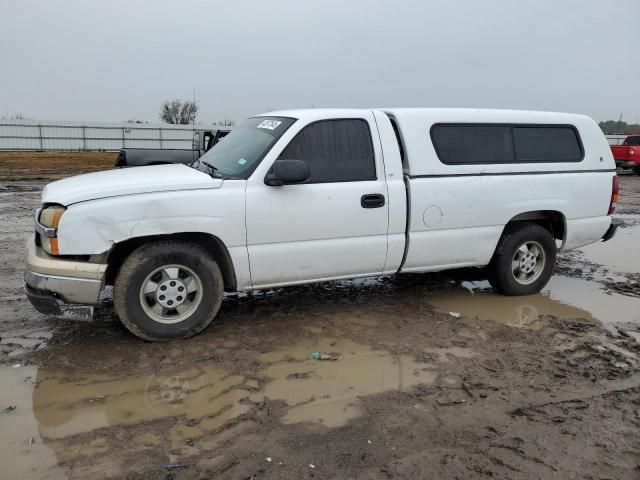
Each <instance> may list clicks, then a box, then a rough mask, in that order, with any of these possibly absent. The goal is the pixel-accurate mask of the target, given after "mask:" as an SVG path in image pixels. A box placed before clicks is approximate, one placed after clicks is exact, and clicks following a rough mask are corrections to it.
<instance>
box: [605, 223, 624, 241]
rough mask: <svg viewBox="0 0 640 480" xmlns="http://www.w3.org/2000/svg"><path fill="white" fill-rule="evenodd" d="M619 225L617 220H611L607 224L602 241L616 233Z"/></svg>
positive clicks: (609, 238)
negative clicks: (608, 224)
mask: <svg viewBox="0 0 640 480" xmlns="http://www.w3.org/2000/svg"><path fill="white" fill-rule="evenodd" d="M619 226H620V223H619V222H618V221H617V220H615V219H614V220H611V225H610V226H609V228H608V229H607V231H606V232H605V234H604V236H603V237H602V241H603V242H606V241H608V240H611V239H612V238H613V236H614V235H615V234H616V231H617V230H618V227H619Z"/></svg>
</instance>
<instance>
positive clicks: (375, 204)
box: [360, 193, 384, 208]
mask: <svg viewBox="0 0 640 480" xmlns="http://www.w3.org/2000/svg"><path fill="white" fill-rule="evenodd" d="M360 205H361V206H362V208H380V207H384V195H382V194H381V193H368V194H367V195H363V196H362V197H360Z"/></svg>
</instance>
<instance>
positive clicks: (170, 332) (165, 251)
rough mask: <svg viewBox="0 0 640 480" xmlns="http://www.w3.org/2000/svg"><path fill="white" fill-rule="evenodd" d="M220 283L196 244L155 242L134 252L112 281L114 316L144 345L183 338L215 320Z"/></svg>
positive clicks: (218, 274) (213, 263)
mask: <svg viewBox="0 0 640 480" xmlns="http://www.w3.org/2000/svg"><path fill="white" fill-rule="evenodd" d="M223 290H224V284H223V280H222V274H221V272H220V268H219V267H218V264H217V263H216V261H215V260H214V259H213V258H212V257H211V255H209V253H208V252H207V251H206V250H205V249H204V248H202V247H201V246H199V245H195V244H192V243H187V242H174V241H164V242H155V243H151V244H148V245H143V246H142V247H140V248H138V249H137V250H135V251H134V252H133V253H132V254H131V255H129V257H128V258H127V259H126V260H125V262H124V263H123V265H122V267H121V268H120V272H119V273H118V276H117V278H116V281H115V284H114V292H113V296H114V298H113V302H114V309H115V311H116V314H117V315H118V317H119V318H120V321H122V323H123V324H124V326H125V327H126V328H127V329H128V330H129V331H130V332H131V333H133V334H134V335H136V336H138V337H140V338H143V339H145V340H149V341H161V340H171V339H174V338H187V337H190V336H192V335H195V334H197V333H199V332H200V331H202V330H203V329H204V328H206V327H207V325H209V324H210V323H211V322H212V321H213V319H214V318H215V316H216V314H217V313H218V310H219V309H220V305H221V303H222V297H223Z"/></svg>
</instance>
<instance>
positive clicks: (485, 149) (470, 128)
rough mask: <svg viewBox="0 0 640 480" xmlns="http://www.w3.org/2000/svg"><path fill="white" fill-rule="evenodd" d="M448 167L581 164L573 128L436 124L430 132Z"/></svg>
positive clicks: (442, 159) (582, 149) (581, 156)
mask: <svg viewBox="0 0 640 480" xmlns="http://www.w3.org/2000/svg"><path fill="white" fill-rule="evenodd" d="M430 136H431V141H432V143H433V147H434V149H435V151H436V154H437V155H438V158H439V159H440V161H441V162H442V163H444V164H445V165H475V164H485V165H486V164H513V163H566V162H581V161H582V160H583V159H584V148H583V146H582V141H581V139H580V134H579V133H578V130H577V129H576V127H574V126H573V125H536V124H481V123H475V124H473V123H436V124H434V125H433V126H432V127H431V130H430Z"/></svg>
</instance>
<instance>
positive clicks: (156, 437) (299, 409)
mask: <svg viewBox="0 0 640 480" xmlns="http://www.w3.org/2000/svg"><path fill="white" fill-rule="evenodd" d="M449 350H451V351H449ZM449 350H447V349H443V350H442V351H440V350H438V349H434V351H433V353H434V359H439V360H441V361H442V362H446V361H448V359H449V358H450V356H459V357H469V356H471V355H472V354H471V353H470V352H469V351H467V350H465V349H455V348H454V349H449ZM458 350H459V351H458ZM313 351H335V352H340V355H341V357H340V359H339V360H337V361H319V360H311V358H310V355H311V353H312V352H313ZM167 353H168V354H169V355H170V354H171V352H167ZM260 360H261V364H262V365H263V366H262V367H258V368H257V370H256V369H255V366H254V365H255V364H252V365H251V368H250V370H251V372H250V373H247V375H246V376H245V375H232V374H229V372H227V371H225V370H224V369H222V368H221V367H220V366H218V365H216V364H205V363H203V364H202V365H201V366H198V367H191V368H190V369H188V370H184V371H175V372H166V373H165V372H163V373H158V374H150V375H148V374H147V375H142V374H140V375H135V374H134V375H130V376H126V377H119V376H118V375H117V373H115V374H110V373H100V374H96V373H91V372H83V371H82V370H80V369H79V370H73V369H71V368H64V369H63V368H60V369H50V368H40V369H36V368H35V367H17V368H11V367H3V368H0V384H1V385H2V387H3V390H4V392H3V394H2V397H1V402H0V407H1V408H0V410H2V409H4V408H6V407H7V406H9V405H15V406H16V407H17V408H16V409H15V410H14V411H11V412H8V413H6V414H0V445H2V448H0V462H2V463H0V464H1V465H3V470H2V475H0V477H3V478H4V476H5V475H7V478H25V479H29V478H66V477H67V475H66V474H68V473H69V471H67V470H66V469H67V468H71V469H72V473H73V475H74V476H78V478H93V477H95V476H96V475H100V476H104V475H107V474H108V475H112V476H115V477H119V476H123V475H124V470H123V468H125V467H126V466H124V465H121V464H119V463H118V461H117V460H118V459H117V455H116V456H114V455H113V453H114V449H115V450H117V448H119V445H120V442H121V439H120V435H121V433H119V432H122V428H123V427H125V428H127V430H126V431H127V432H129V433H128V434H127V435H133V437H132V438H131V439H130V440H129V441H128V442H127V443H128V447H127V448H128V449H129V450H131V451H138V450H140V451H144V449H145V448H149V447H151V446H156V447H157V446H159V445H162V446H163V448H165V449H166V451H167V452H172V454H173V452H183V454H184V452H188V451H189V449H191V452H193V451H195V450H197V449H196V447H194V446H192V445H194V442H198V449H201V448H204V445H205V444H206V448H211V449H216V448H220V446H221V444H222V443H223V442H224V438H225V435H228V434H229V432H230V431H231V430H232V429H234V428H237V427H238V428H239V427H246V426H248V425H249V424H250V423H251V422H253V421H254V420H253V418H252V417H251V415H250V412H251V411H252V409H254V408H259V406H260V405H261V404H263V402H264V401H265V399H268V400H282V401H284V402H285V404H286V408H285V409H284V411H283V412H282V413H281V414H280V413H279V415H281V416H280V417H279V421H280V422H281V423H283V424H291V423H301V422H312V423H315V424H319V425H324V426H326V427H337V426H341V425H344V424H345V423H346V422H347V421H348V420H350V419H352V418H355V417H357V416H359V415H361V414H363V413H364V412H363V411H362V404H361V400H360V398H361V397H362V396H366V395H372V394H376V393H381V392H385V391H390V390H398V389H406V388H409V387H412V386H414V385H417V384H420V383H425V384H430V383H433V382H434V381H435V380H436V378H437V375H438V371H437V364H438V363H439V360H434V361H433V362H430V363H419V362H416V360H415V359H414V358H413V357H410V356H406V355H393V354H391V353H389V352H388V351H386V350H375V349H373V348H371V347H368V346H366V345H361V344H358V343H354V342H352V341H348V340H341V339H340V340H333V339H327V338H321V339H319V340H311V339H310V340H307V341H301V342H300V343H298V344H296V345H293V346H292V347H290V348H287V349H284V350H278V351H275V352H271V353H268V354H263V355H262V356H261V357H260ZM168 368H171V367H168ZM245 414H249V415H245ZM243 415H245V416H244V417H243ZM158 422H160V423H158ZM154 425H157V428H154V427H153V426H154ZM134 437H135V438H134ZM31 439H33V440H31ZM87 439H89V440H87ZM82 458H92V459H94V458H95V461H93V460H92V463H91V465H92V466H91V469H89V470H87V471H84V470H83V471H82V472H79V471H78V470H75V467H73V465H74V464H75V463H76V461H77V460H80V459H82ZM169 460H170V458H169ZM59 465H63V466H64V467H60V466H59ZM86 468H89V467H86ZM80 473H81V474H80Z"/></svg>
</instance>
